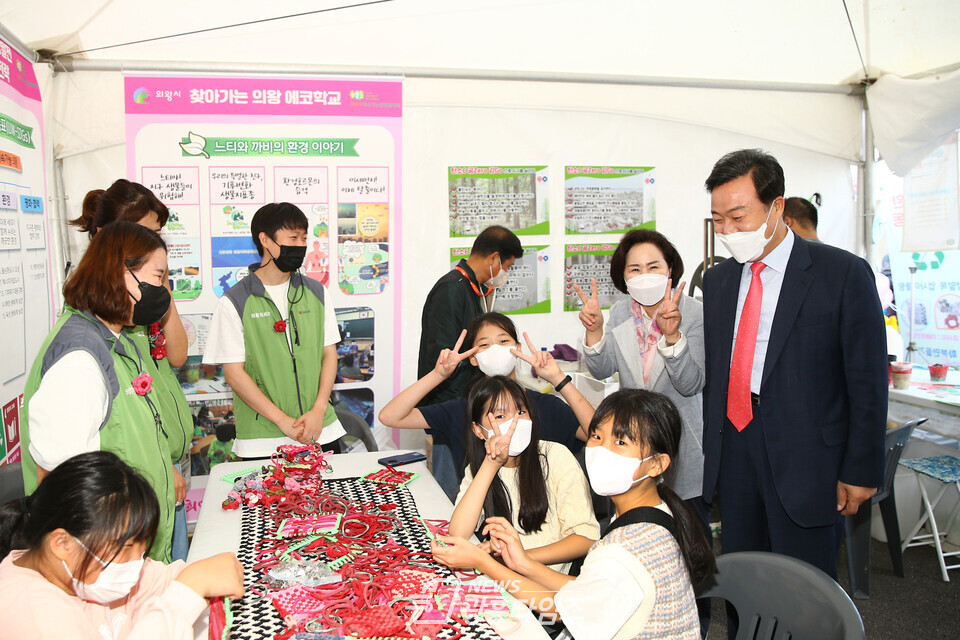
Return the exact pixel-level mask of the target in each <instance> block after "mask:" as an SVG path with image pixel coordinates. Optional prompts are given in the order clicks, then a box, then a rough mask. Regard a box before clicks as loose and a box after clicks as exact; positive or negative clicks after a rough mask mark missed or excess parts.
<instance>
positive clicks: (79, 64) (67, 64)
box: [50, 56, 864, 95]
mask: <svg viewBox="0 0 960 640" xmlns="http://www.w3.org/2000/svg"><path fill="white" fill-rule="evenodd" d="M50 64H51V65H52V66H53V67H54V68H55V69H56V70H57V71H68V72H69V71H120V72H124V73H188V74H190V73H197V74H199V73H208V74H209V73H241V74H247V75H250V74H271V75H274V74H276V75H306V74H309V75H325V76H330V75H350V76H368V77H394V78H396V77H403V78H421V79H438V80H503V81H511V82H559V83H569V84H610V85H645V86H656V87H681V88H694V89H730V90H736V91H744V90H746V91H784V92H791V93H834V94H841V95H861V94H862V93H863V91H864V88H863V86H861V85H860V84H813V83H800V82H751V81H748V80H712V79H709V78H665V77H653V76H630V75H611V74H579V73H553V72H535V71H504V70H495V69H444V68H432V67H369V66H329V65H327V66H325V65H316V64H285V65H279V64H258V63H233V62H153V61H125V60H87V59H77V60H75V59H72V58H69V57H67V56H63V57H56V58H54V59H53V60H52V61H50Z"/></svg>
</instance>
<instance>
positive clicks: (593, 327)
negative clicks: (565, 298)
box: [573, 278, 603, 338]
mask: <svg viewBox="0 0 960 640" xmlns="http://www.w3.org/2000/svg"><path fill="white" fill-rule="evenodd" d="M573 288H574V289H576V290H577V295H578V296H580V302H582V303H583V308H582V309H580V323H581V324H582V325H583V328H584V329H586V330H587V334H589V335H591V336H594V337H597V338H599V337H600V334H602V333H603V314H602V313H601V311H600V302H599V301H598V300H597V279H596V278H591V279H590V297H589V298H588V297H587V296H586V294H585V293H584V292H583V289H581V288H580V287H579V285H577V284H574V285H573Z"/></svg>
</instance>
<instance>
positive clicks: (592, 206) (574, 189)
mask: <svg viewBox="0 0 960 640" xmlns="http://www.w3.org/2000/svg"><path fill="white" fill-rule="evenodd" d="M655 173H656V172H655V171H654V167H608V166H595V167H594V166H582V165H580V166H568V167H566V172H565V180H564V190H563V219H564V228H565V229H566V233H567V234H568V235H569V234H578V233H615V234H618V235H619V234H623V233H624V232H626V231H630V230H632V229H655V228H656V226H657V200H656V187H655V185H656V178H655V176H654V174H655Z"/></svg>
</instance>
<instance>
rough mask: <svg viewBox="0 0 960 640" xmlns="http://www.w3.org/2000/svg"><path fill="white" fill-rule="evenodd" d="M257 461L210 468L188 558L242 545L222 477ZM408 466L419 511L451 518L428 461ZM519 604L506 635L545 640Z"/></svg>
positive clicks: (350, 468) (345, 472)
mask: <svg viewBox="0 0 960 640" xmlns="http://www.w3.org/2000/svg"><path fill="white" fill-rule="evenodd" d="M394 453H401V452H393V451H391V452H390V454H391V455H392V454H394ZM384 455H386V454H385V453H384V452H378V451H373V452H369V453H350V454H342V455H334V456H331V457H329V458H328V459H327V460H328V461H329V462H330V466H331V467H332V468H333V473H331V474H325V475H324V476H323V477H324V478H325V479H326V478H329V479H337V478H352V477H357V476H361V475H364V474H366V473H368V472H370V471H373V470H374V469H378V468H382V467H381V466H380V465H379V464H377V459H378V458H381V457H383V456H384ZM257 462H260V464H261V465H262V464H263V463H264V462H266V461H256V460H254V461H251V460H247V461H242V462H227V463H223V464H218V465H217V466H215V467H214V468H213V469H212V470H211V472H210V479H209V481H208V482H207V491H206V493H205V494H204V496H203V505H202V506H201V507H200V516H199V518H198V520H197V528H196V529H195V530H194V533H193V540H192V542H191V543H190V553H189V555H188V556H187V561H188V562H193V561H194V560H200V559H202V558H208V557H210V556H213V555H216V554H218V553H222V552H224V551H233V552H234V553H236V552H237V551H238V550H239V549H240V519H241V513H240V511H241V510H240V509H235V510H232V511H225V510H224V509H223V508H222V507H221V504H222V503H223V501H224V500H225V499H226V498H227V494H228V493H229V492H230V490H231V489H232V488H233V485H232V484H228V483H226V482H224V481H222V480H221V478H222V477H223V476H226V475H232V474H234V473H237V472H238V471H242V470H244V469H247V468H250V467H257V466H260V465H258V464H257ZM403 470H404V471H413V472H414V473H419V474H420V477H419V478H417V479H416V480H414V481H413V482H411V483H409V484H408V485H406V486H407V487H408V488H409V489H410V493H411V494H413V499H414V500H415V501H416V503H417V510H418V511H419V512H420V516H421V517H423V518H427V519H443V520H449V519H450V515H451V514H452V513H453V504H451V502H450V500H449V499H448V498H447V496H446V494H445V493H444V492H443V489H441V488H440V485H439V484H437V481H436V480H434V479H433V476H431V475H430V472H429V471H428V470H427V465H426V463H424V462H415V463H413V464H409V465H405V466H404V467H403ZM517 604H519V603H517ZM514 608H515V610H516V611H517V612H518V613H519V617H520V627H519V628H518V629H517V630H516V631H514V632H512V633H509V634H504V637H505V638H509V639H510V640H527V639H530V640H534V639H535V640H542V639H544V638H548V637H549V636H547V634H546V632H545V631H544V630H543V628H542V627H541V626H540V624H539V623H538V622H537V620H536V618H535V617H534V616H533V614H532V613H530V612H529V611H527V610H526V608H525V607H524V606H522V605H521V606H517V607H514ZM194 632H195V634H196V640H206V638H207V616H206V615H203V616H201V617H200V619H199V620H198V621H197V624H196V625H194Z"/></svg>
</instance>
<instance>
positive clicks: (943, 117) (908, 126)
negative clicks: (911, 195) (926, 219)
mask: <svg viewBox="0 0 960 640" xmlns="http://www.w3.org/2000/svg"><path fill="white" fill-rule="evenodd" d="M958 100H960V70H957V71H953V72H951V73H945V74H943V75H937V76H933V77H930V78H923V79H920V80H907V79H904V78H898V77H896V76H893V75H886V76H884V77H882V78H880V79H879V80H878V81H877V82H876V84H874V85H873V86H872V87H870V88H869V89H867V102H868V104H869V106H870V118H871V120H872V122H873V130H874V143H875V144H876V146H877V149H879V150H880V155H881V156H882V157H883V159H884V160H885V161H886V163H887V166H889V167H890V169H891V170H892V171H893V172H894V173H896V174H897V175H898V176H905V175H906V174H907V172H909V171H910V169H912V168H913V167H914V166H915V165H916V164H917V163H919V162H920V161H921V160H923V159H924V158H925V157H927V154H929V153H930V152H932V151H933V150H934V149H936V148H937V147H938V146H940V145H941V144H943V142H945V141H946V139H947V138H948V137H949V136H950V135H951V134H952V133H953V132H954V131H956V130H957V129H960V108H958V104H957V103H958Z"/></svg>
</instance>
